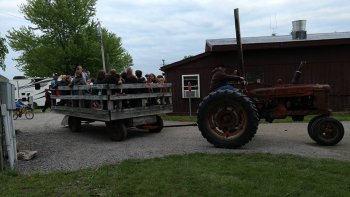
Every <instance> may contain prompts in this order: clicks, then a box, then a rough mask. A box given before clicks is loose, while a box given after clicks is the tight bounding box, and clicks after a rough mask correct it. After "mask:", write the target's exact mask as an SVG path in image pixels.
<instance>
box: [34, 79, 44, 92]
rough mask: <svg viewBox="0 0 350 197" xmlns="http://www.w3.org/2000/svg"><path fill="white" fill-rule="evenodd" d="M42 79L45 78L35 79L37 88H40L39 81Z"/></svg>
mask: <svg viewBox="0 0 350 197" xmlns="http://www.w3.org/2000/svg"><path fill="white" fill-rule="evenodd" d="M41 80H43V79H35V80H34V81H35V85H34V86H35V90H40V83H39V81H41Z"/></svg>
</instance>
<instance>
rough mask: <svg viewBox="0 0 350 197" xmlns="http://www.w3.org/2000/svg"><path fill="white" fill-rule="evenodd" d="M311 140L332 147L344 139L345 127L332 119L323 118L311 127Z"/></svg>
mask: <svg viewBox="0 0 350 197" xmlns="http://www.w3.org/2000/svg"><path fill="white" fill-rule="evenodd" d="M310 132H311V136H312V137H311V138H312V139H313V140H315V141H316V142H317V143H318V144H319V145H324V146H332V145H335V144H337V143H338V142H340V141H341V140H342V139H343V137H344V127H343V125H342V123H341V122H339V121H338V120H336V119H334V118H331V117H322V118H320V119H318V120H316V121H315V122H314V123H313V124H312V126H311V131H310Z"/></svg>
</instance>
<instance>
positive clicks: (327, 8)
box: [0, 0, 350, 79]
mask: <svg viewBox="0 0 350 197" xmlns="http://www.w3.org/2000/svg"><path fill="white" fill-rule="evenodd" d="M22 3H26V1H25V0H0V24H1V29H0V36H1V37H5V35H6V34H7V31H8V30H10V29H11V28H15V29H18V28H19V27H20V26H23V25H25V26H26V25H30V24H29V23H28V22H27V21H26V20H25V19H24V18H23V15H22V14H21V13H20V12H19V5H20V4H22ZM235 8H239V12H240V24H241V34H242V37H256V36H267V35H271V33H272V32H275V33H277V35H287V34H289V33H290V31H291V29H292V21H293V20H307V24H306V30H307V32H308V33H330V32H335V31H336V32H344V31H350V1H349V0H318V1H310V0H260V1H253V0H251V1H248V0H221V1H219V0H135V1H132V0H98V1H97V7H96V9H97V11H96V12H97V16H96V18H98V19H99V20H100V21H101V24H102V26H103V27H106V28H107V29H108V30H109V31H111V32H114V33H116V34H117V35H118V36H120V37H121V38H122V43H123V47H124V48H125V49H126V50H127V51H128V52H129V53H130V54H131V56H132V57H133V60H134V68H135V69H140V70H143V71H144V73H150V72H154V73H157V74H158V73H160V71H159V68H160V66H161V65H162V59H164V60H165V63H166V64H169V63H173V62H176V61H179V60H181V59H183V57H184V56H186V55H197V54H199V53H202V52H204V46H205V40H206V39H215V38H230V37H231V38H232V37H235V30H234V14H233V12H234V9H235ZM18 55H19V54H18V53H15V52H13V51H12V50H10V53H9V54H8V55H7V56H6V61H5V63H6V65H7V68H6V71H5V72H4V71H2V70H0V74H1V75H4V76H6V77H7V78H9V79H12V77H13V76H16V75H23V73H22V72H20V71H19V70H18V69H17V68H15V65H16V62H15V61H13V60H12V59H13V58H16V57H18ZM101 68H102V66H101Z"/></svg>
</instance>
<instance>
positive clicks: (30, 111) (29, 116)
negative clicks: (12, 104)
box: [13, 105, 34, 120]
mask: <svg viewBox="0 0 350 197" xmlns="http://www.w3.org/2000/svg"><path fill="white" fill-rule="evenodd" d="M23 114H24V116H25V117H26V118H27V119H28V120H31V119H33V118H34V112H33V109H32V108H31V107H29V106H27V105H26V106H24V107H23V110H22V111H20V110H19V109H16V111H15V112H14V113H13V119H14V120H16V119H17V118H18V117H22V115H23Z"/></svg>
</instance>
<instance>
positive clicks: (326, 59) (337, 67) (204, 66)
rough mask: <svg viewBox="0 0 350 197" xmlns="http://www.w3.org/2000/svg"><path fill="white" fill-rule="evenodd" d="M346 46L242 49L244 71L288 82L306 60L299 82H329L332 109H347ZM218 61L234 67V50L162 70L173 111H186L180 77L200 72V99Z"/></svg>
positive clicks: (269, 80)
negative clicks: (170, 95) (170, 88)
mask: <svg viewBox="0 0 350 197" xmlns="http://www.w3.org/2000/svg"><path fill="white" fill-rule="evenodd" d="M349 51H350V46H349V45H340V46H313V47H300V48H282V49H259V50H245V51H244V59H245V65H246V72H252V71H259V72H263V73H264V86H265V85H266V86H271V85H274V84H275V83H276V81H277V79H279V78H280V79H282V80H283V82H286V83H288V82H290V80H291V78H292V76H293V73H294V72H295V70H296V69H297V68H298V66H299V63H300V61H307V64H306V65H304V67H303V73H302V78H301V82H302V83H319V84H330V85H331V88H332V90H331V96H330V104H331V108H332V109H333V110H335V111H345V110H349V109H350V81H349V77H348V73H350V61H349V60H348V53H349ZM218 64H225V65H232V68H235V69H237V65H238V61H237V54H236V52H235V51H229V52H216V53H215V52H213V53H212V54H210V55H209V56H205V57H203V58H200V59H196V60H194V61H190V62H188V63H185V64H180V65H178V66H175V67H172V68H170V69H167V70H165V72H166V75H167V79H168V81H169V82H171V83H173V104H174V113H179V114H184V113H188V111H189V110H188V99H183V98H182V94H181V76H182V75H185V74H200V85H201V99H202V98H204V97H205V96H206V95H208V94H209V87H210V79H211V76H212V75H211V70H212V69H213V68H214V67H215V65H218ZM201 99H192V111H193V112H196V110H197V108H198V105H199V103H200V101H201Z"/></svg>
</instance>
